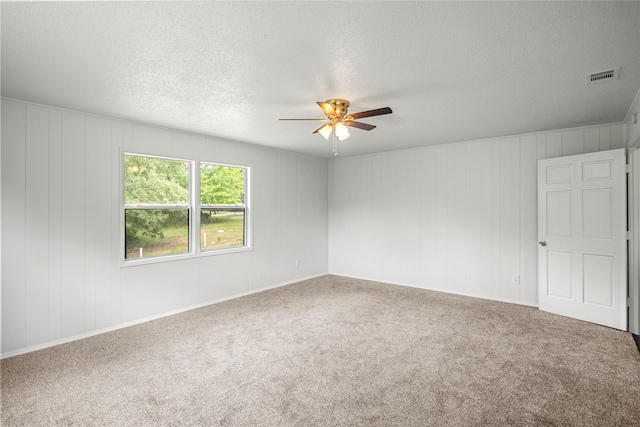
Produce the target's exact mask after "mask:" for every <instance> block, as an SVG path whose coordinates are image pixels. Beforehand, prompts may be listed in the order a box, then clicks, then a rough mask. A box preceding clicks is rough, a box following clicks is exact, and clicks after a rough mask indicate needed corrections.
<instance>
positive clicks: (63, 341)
mask: <svg viewBox="0 0 640 427" xmlns="http://www.w3.org/2000/svg"><path fill="white" fill-rule="evenodd" d="M327 274H328V273H321V274H317V275H314V276H307V277H301V278H299V279H295V280H291V281H288V282H284V283H279V284H277V285H271V286H265V287H262V288H258V289H252V290H250V291H247V292H242V293H240V294H234V295H230V296H227V297H223V298H217V299H215V300H210V301H206V302H202V303H198V304H194V305H190V306H187V307H182V308H179V309H176V310H171V311H167V312H164V313H160V314H154V315H153V316H148V317H143V318H141V319H137V320H133V321H131V322H125V323H120V324H117V325H114V326H109V327H107V328H102V329H97V330H95V331H91V332H86V333H84V334H79V335H74V336H71V337H66V338H61V339H59V340H55V341H48V342H46V343H42V344H37V345H34V346H31V347H25V348H21V349H18V350H14V351H9V352H6V353H2V354H0V359H6V358H9V357H13V356H19V355H21V354H26V353H31V352H33V351H38V350H43V349H45V348H49V347H54V346H56V345H60V344H66V343H69V342H72V341H78V340H81V339H84V338H89V337H93V336H96V335H100V334H104V333H106V332H112V331H117V330H118V329H123V328H128V327H130V326H135V325H139V324H141V323H146V322H150V321H152V320H157V319H161V318H163V317H168V316H173V315H174V314H179V313H184V312H185V311H189V310H195V309H197V308H201V307H206V306H208V305H213V304H218V303H221V302H224V301H229V300H232V299H236V298H241V297H244V296H247V295H251V294H257V293H259V292H264V291H268V290H269V289H275V288H280V287H282V286H287V285H291V284H293V283H298V282H302V281H304V280H309V279H314V278H316V277H321V276H325V275H327Z"/></svg>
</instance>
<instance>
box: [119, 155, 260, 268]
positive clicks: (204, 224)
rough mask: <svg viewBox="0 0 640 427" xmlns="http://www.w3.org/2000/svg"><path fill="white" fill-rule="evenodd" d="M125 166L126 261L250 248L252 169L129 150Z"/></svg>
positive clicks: (124, 216)
mask: <svg viewBox="0 0 640 427" xmlns="http://www.w3.org/2000/svg"><path fill="white" fill-rule="evenodd" d="M123 169H124V215H123V218H124V221H123V222H124V224H123V225H124V260H125V262H126V261H133V260H140V259H148V258H159V257H167V256H190V255H198V254H205V253H207V254H211V253H216V252H217V253H220V252H225V251H229V250H233V249H235V250H238V249H243V248H248V238H247V229H248V227H247V204H246V200H245V197H246V194H247V182H248V179H247V178H248V168H246V167H240V166H230V165H220V164H215V163H204V162H203V163H200V162H198V161H194V160H183V159H170V158H161V157H152V156H145V155H140V154H130V153H125V154H124V168H123ZM193 171H197V172H198V173H197V174H196V173H192V172H193ZM196 189H197V190H198V191H196ZM198 210H199V211H200V212H199V215H194V212H198ZM195 230H199V232H197V231H195ZM198 234H199V238H198ZM198 241H199V242H200V243H199V244H198V243H196V242H198Z"/></svg>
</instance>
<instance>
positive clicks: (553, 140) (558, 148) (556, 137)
mask: <svg viewBox="0 0 640 427" xmlns="http://www.w3.org/2000/svg"><path fill="white" fill-rule="evenodd" d="M545 144H546V147H545V158H547V159H550V158H552V157H560V156H562V133H560V132H550V133H547V134H545Z"/></svg>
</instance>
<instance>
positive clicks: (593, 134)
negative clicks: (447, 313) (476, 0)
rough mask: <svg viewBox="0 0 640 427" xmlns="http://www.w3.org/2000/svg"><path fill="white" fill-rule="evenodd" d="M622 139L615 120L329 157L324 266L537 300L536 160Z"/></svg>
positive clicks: (371, 276)
mask: <svg viewBox="0 0 640 427" xmlns="http://www.w3.org/2000/svg"><path fill="white" fill-rule="evenodd" d="M624 146H625V135H624V125H622V124H619V125H611V126H599V127H588V128H580V129H570V130H566V131H558V132H546V133H539V134H531V135H524V136H516V137H511V138H500V139H495V140H482V141H469V142H463V143H457V144H449V145H441V146H434V147H424V148H418V149H412V150H405V151H396V152H390V153H380V154H373V155H365V156H358V157H346V158H337V159H332V160H330V161H329V272H330V273H332V274H339V275H345V276H352V277H359V278H364V279H370V280H377V281H383V282H389V283H396V284H402V285H409V286H416V287H420V288H429V289H435V290H441V291H445V292H452V293H458V294H465V295H472V296H479V297H483V298H491V299H496V300H502V301H509V302H515V303H520V304H526V305H532V306H537V303H538V297H537V212H536V209H537V181H536V175H537V170H536V167H537V161H538V159H543V158H550V157H558V156H567V155H572V154H580V153H588V152H594V151H601V150H609V149H613V148H623V147H624ZM513 275H519V276H520V284H513V283H512V277H513Z"/></svg>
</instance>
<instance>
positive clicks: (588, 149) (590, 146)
mask: <svg viewBox="0 0 640 427" xmlns="http://www.w3.org/2000/svg"><path fill="white" fill-rule="evenodd" d="M596 151H600V130H599V129H598V128H587V129H585V130H584V152H585V153H595V152H596Z"/></svg>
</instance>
